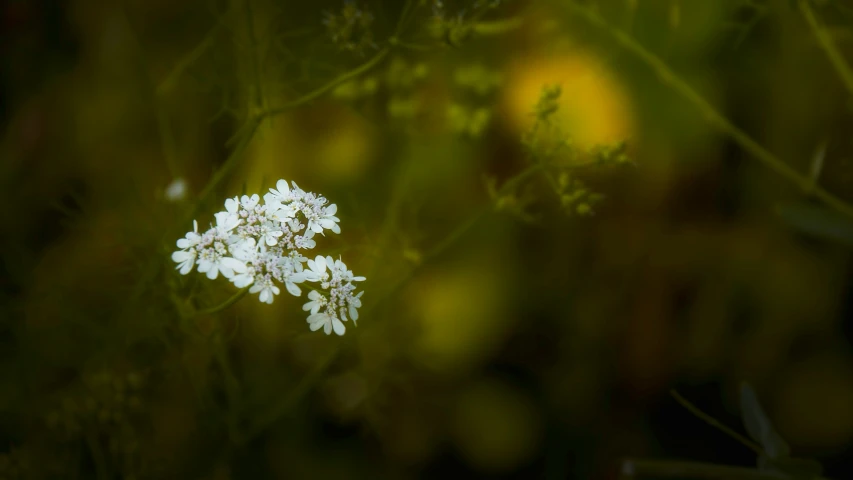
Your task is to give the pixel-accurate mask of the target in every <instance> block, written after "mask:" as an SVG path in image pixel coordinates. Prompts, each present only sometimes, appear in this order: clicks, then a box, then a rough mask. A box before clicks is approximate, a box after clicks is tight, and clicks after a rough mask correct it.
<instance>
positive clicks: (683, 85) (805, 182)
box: [562, 1, 853, 219]
mask: <svg viewBox="0 0 853 480" xmlns="http://www.w3.org/2000/svg"><path fill="white" fill-rule="evenodd" d="M562 5H565V6H566V8H568V9H569V10H570V11H571V12H572V13H574V14H576V15H578V16H580V17H581V18H583V19H584V20H586V21H587V22H588V23H590V24H591V25H593V26H595V27H597V28H599V29H601V30H604V31H605V32H607V33H608V34H609V35H610V36H611V37H612V38H613V39H614V40H615V41H616V42H617V43H618V44H619V45H621V46H622V47H623V48H625V49H626V50H628V51H629V52H631V53H632V54H634V55H635V56H636V57H637V58H639V59H640V60H642V61H643V62H644V63H645V64H646V65H648V66H649V67H651V68H652V69H653V70H654V71H655V73H657V75H658V77H659V78H660V80H661V82H663V83H665V84H666V85H668V86H670V87H671V88H672V89H673V90H675V92H676V93H678V94H679V95H681V96H682V97H683V98H684V99H685V100H687V101H688V102H689V103H691V104H692V105H693V106H694V107H695V108H696V109H697V110H699V111H700V112H701V113H702V114H703V115H704V116H705V118H706V119H707V120H708V121H709V122H710V123H711V124H712V125H714V126H715V127H717V128H718V129H719V130H720V131H722V132H723V133H725V134H727V135H728V136H730V137H731V138H732V139H733V140H734V141H735V142H737V143H738V144H739V145H740V146H741V147H742V148H743V149H744V150H746V151H747V152H749V153H750V154H751V155H752V156H753V157H755V158H756V159H757V160H759V161H760V162H761V163H763V164H764V165H765V166H766V167H768V168H769V169H770V170H773V171H774V172H776V173H777V174H778V175H780V176H782V177H784V178H785V179H787V180H788V181H789V182H791V183H793V184H794V185H796V186H797V187H798V188H799V189H800V190H801V191H803V192H804V193H807V194H811V195H813V196H814V197H815V198H817V199H819V200H820V201H822V202H823V203H824V204H825V205H827V206H828V207H830V208H833V209H835V210H836V211H838V212H839V213H842V214H843V215H845V216H846V217H849V218H851V219H853V206H851V205H850V204H848V203H846V202H844V201H843V200H841V199H840V198H838V197H836V196H835V195H833V194H831V193H829V192H827V191H826V190H824V189H822V188H820V187H818V186H816V185H814V184H813V183H812V181H811V180H810V179H809V178H808V177H806V176H805V175H802V174H800V173H799V172H797V171H796V170H794V169H793V168H792V167H791V166H789V165H788V164H786V163H785V162H783V161H782V160H780V159H779V158H778V157H776V156H775V155H774V154H772V153H770V151H768V150H767V149H766V148H764V147H762V146H761V145H760V144H759V143H758V142H756V141H755V140H753V139H752V137H750V136H749V135H748V134H747V133H746V132H744V131H743V130H741V129H740V128H738V127H737V126H735V125H734V124H732V123H731V122H730V121H729V120H728V119H726V118H725V117H724V116H723V115H722V114H720V113H719V112H718V111H717V110H716V109H715V108H714V107H713V106H711V104H710V103H708V101H707V100H705V99H704V98H703V97H702V96H701V95H699V93H697V92H696V90H694V89H693V87H691V86H690V85H688V84H687V82H685V81H684V80H683V79H681V78H680V77H679V76H678V75H677V74H676V73H675V72H674V71H673V70H672V69H671V68H669V66H667V65H666V63H664V61H663V60H661V59H660V58H659V57H657V56H656V55H655V54H653V53H651V52H650V51H648V50H646V48H645V47H643V46H642V45H640V44H639V43H638V42H637V41H636V40H635V39H634V38H632V37H631V36H630V35H628V34H626V33H625V32H623V31H622V30H620V29H618V28H616V27H614V26H612V25H611V24H610V23H608V22H607V21H606V20H605V19H603V18H602V17H601V16H600V15H599V14H598V13H596V12H595V11H593V10H592V9H590V8H589V7H586V6H584V5H580V4H578V3H575V2H574V1H567V2H563V3H562Z"/></svg>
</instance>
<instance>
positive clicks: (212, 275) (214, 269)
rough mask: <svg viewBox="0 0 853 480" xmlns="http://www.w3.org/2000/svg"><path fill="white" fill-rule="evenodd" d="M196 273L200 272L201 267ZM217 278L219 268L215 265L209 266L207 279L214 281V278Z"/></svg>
mask: <svg viewBox="0 0 853 480" xmlns="http://www.w3.org/2000/svg"><path fill="white" fill-rule="evenodd" d="M198 271H201V267H199V268H198ZM218 276H219V268H218V267H217V266H216V265H215V264H211V265H210V270H208V271H207V278H209V279H211V280H216V277H218Z"/></svg>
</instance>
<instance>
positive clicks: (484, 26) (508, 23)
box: [474, 17, 524, 35]
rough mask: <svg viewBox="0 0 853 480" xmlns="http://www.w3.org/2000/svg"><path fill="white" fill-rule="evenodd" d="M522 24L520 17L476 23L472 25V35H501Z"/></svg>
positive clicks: (522, 20)
mask: <svg viewBox="0 0 853 480" xmlns="http://www.w3.org/2000/svg"><path fill="white" fill-rule="evenodd" d="M523 24H524V19H523V18H522V17H512V18H507V19H505V20H496V21H492V22H477V23H475V24H474V33H476V34H478V35H501V34H504V33H507V32H511V31H513V30H517V29H519V28H521V26H522V25H523Z"/></svg>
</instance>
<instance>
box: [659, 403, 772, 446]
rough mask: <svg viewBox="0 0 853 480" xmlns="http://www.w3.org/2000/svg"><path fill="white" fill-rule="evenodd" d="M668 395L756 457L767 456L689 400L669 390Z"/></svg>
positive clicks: (746, 439) (755, 444) (748, 440)
mask: <svg viewBox="0 0 853 480" xmlns="http://www.w3.org/2000/svg"><path fill="white" fill-rule="evenodd" d="M669 394H670V395H672V398H674V399H675V401H676V402H678V403H679V404H681V406H682V407H684V408H686V409H687V410H688V411H689V412H690V413H692V414H693V415H696V416H697V417H699V418H700V419H702V420H704V421H705V423H707V424H708V425H711V426H712V427H714V428H716V429H717V430H719V431H721V432H723V433H725V434H726V435H728V436H730V437H732V438H733V439H735V440H737V441H738V443H741V444H743V445H744V446H746V447H747V448H749V449H750V450H752V451H753V452H755V454H756V455H758V456H766V455H767V454H766V453H764V450H763V449H762V448H761V447H760V446H759V445H758V444H757V443H755V442H753V441H752V440H750V439H748V438H746V437H744V436H743V435H741V434H739V433H737V432H735V431H734V430H732V429H731V428H729V427H727V426H725V425H723V424H722V423H720V422H718V421H717V419H716V418H714V417H712V416H710V415H708V414H707V413H705V412H703V411H702V410H700V409H699V407H697V406H696V405H693V404H692V403H690V401H689V400H687V399H686V398H684V397H682V396H681V395H680V394H679V393H678V392H676V391H675V390H670V391H669Z"/></svg>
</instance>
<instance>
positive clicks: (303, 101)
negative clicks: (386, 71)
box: [257, 47, 391, 120]
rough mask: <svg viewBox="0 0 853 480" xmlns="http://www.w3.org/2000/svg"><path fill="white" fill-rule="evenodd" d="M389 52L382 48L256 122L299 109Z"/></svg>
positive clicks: (373, 63) (259, 115)
mask: <svg viewBox="0 0 853 480" xmlns="http://www.w3.org/2000/svg"><path fill="white" fill-rule="evenodd" d="M390 51H391V48H390V47H385V48H383V49H382V50H380V51H379V52H378V53H377V54H376V55H374V56H373V58H371V59H370V60H368V61H366V62H364V63H363V64H361V65H359V66H358V67H356V68H354V69H352V70H350V71H348V72H346V73H343V74H341V75H339V76H338V77H336V78H334V79H332V80H331V81H329V82H327V83H326V84H324V85H322V86H321V87H318V88H316V89H314V90H312V91H310V92H308V93H306V94H304V95H302V96H300V97H299V98H297V99H296V100H293V101H290V102H288V103H285V104H284V105H281V106H278V107H275V108H270V109H268V110H264V111H262V112H261V113H260V114H258V116H257V120H260V119H263V118H266V117H270V116H273V115H278V114H280V113H284V112H287V111H290V110H293V109H294V108H296V107H299V106H301V105H304V104H306V103H308V102H310V101H311V100H314V99H315V98H317V97H319V96H321V95H323V94H324V93H326V92H328V91H330V90H332V89H333V88H335V87H337V86H338V85H340V84H342V83H345V82H347V81H349V80H351V79H353V78H355V77H357V76H359V75H361V74H362V73H364V72H366V71H368V70H370V69H371V68H373V67H374V66H376V64H378V63H379V62H381V61H382V59H383V58H385V56H386V55H388V53H389V52H390Z"/></svg>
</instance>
